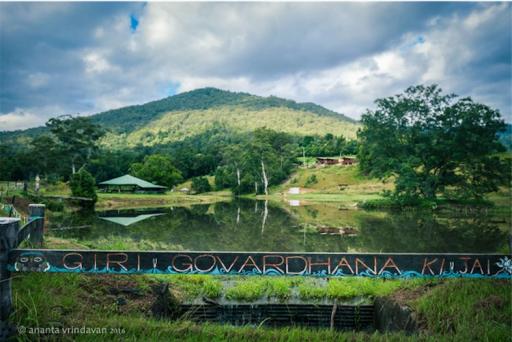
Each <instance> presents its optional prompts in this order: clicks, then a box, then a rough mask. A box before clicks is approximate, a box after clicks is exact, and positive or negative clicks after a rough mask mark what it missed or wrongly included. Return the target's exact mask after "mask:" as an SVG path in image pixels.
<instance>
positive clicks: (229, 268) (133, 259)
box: [8, 249, 512, 279]
mask: <svg viewBox="0 0 512 342" xmlns="http://www.w3.org/2000/svg"><path fill="white" fill-rule="evenodd" d="M8 267H9V269H10V270H11V271H13V272H82V273H108V274H142V273H151V274H217V275H290V276H292V275H294V276H296V275H300V276H320V277H344V276H365V277H382V278H411V277H438V278H453V277H464V278H507V279H509V278H512V258H511V257H510V256H508V255H495V254H351V253H260V252H254V253H252V252H182V251H180V252H142V251H141V252H132V251H130V252H123V251H76V250H75V251H67V250H44V249H38V250H35V249H30V250H28V249H14V250H12V251H11V252H10V253H9V266H8Z"/></svg>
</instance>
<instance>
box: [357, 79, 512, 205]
mask: <svg viewBox="0 0 512 342" xmlns="http://www.w3.org/2000/svg"><path fill="white" fill-rule="evenodd" d="M376 104H377V109H376V110H375V111H368V112H367V113H366V114H364V115H363V117H362V120H361V121H362V124H363V128H362V129H361V130H360V131H359V132H358V138H359V140H360V148H359V152H358V157H359V161H360V163H359V166H360V168H361V170H362V171H363V172H364V173H366V174H369V175H372V176H377V177H379V178H381V179H384V178H388V177H390V176H394V177H395V190H394V192H393V193H392V195H393V197H394V198H395V199H397V200H400V201H405V202H407V201H415V200H418V199H421V198H423V199H429V200H435V199H436V196H437V195H438V194H443V195H445V196H447V197H451V198H467V197H468V196H469V197H472V198H477V199H479V198H481V197H482V196H483V194H485V193H487V192H491V191H496V190H497V189H498V186H499V185H500V184H503V182H504V181H505V179H506V178H507V174H508V171H507V167H506V165H504V164H503V163H502V161H501V160H500V159H499V157H498V156H496V153H497V152H501V151H503V150H504V148H503V146H502V145H501V144H500V142H499V141H498V138H497V134H498V133H499V132H500V131H502V130H503V129H504V128H505V124H504V122H503V120H502V119H501V118H500V114H499V112H498V111H497V110H493V109H491V108H489V107H488V106H486V105H483V104H479V103H475V102H473V101H472V100H471V99H470V98H461V99H458V98H457V96H456V95H451V94H450V95H444V94H442V90H441V89H440V88H439V87H438V86H436V85H432V86H421V85H420V86H415V87H410V88H408V89H407V90H406V91H405V92H404V93H403V94H400V95H396V96H393V97H388V98H383V99H378V100H376Z"/></svg>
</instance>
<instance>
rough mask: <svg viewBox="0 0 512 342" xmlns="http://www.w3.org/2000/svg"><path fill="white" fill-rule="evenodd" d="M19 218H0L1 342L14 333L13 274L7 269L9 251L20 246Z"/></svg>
mask: <svg viewBox="0 0 512 342" xmlns="http://www.w3.org/2000/svg"><path fill="white" fill-rule="evenodd" d="M19 226H20V219H19V218H6V217H1V218H0V341H5V340H7V338H8V337H9V336H10V335H12V334H13V333H14V327H13V326H11V325H10V324H9V316H10V315H11V310H12V289H11V272H9V270H8V269H7V263H8V257H9V251H10V250H11V249H14V248H16V247H17V245H18V230H19V228H20V227H19Z"/></svg>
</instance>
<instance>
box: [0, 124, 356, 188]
mask: <svg viewBox="0 0 512 342" xmlns="http://www.w3.org/2000/svg"><path fill="white" fill-rule="evenodd" d="M78 119H79V120H78ZM73 120H75V121H76V122H75V123H74V125H75V126H76V127H72V128H70V129H69V131H70V132H71V133H70V132H65V129H64V128H62V127H61V126H58V125H57V123H59V122H56V121H54V122H53V125H54V126H53V128H52V126H51V125H52V124H51V123H49V124H47V125H48V126H49V127H50V128H51V129H52V130H51V131H50V132H51V133H49V134H43V135H40V136H37V137H36V138H34V139H32V140H31V141H30V142H28V143H27V144H18V145H17V146H16V147H14V146H12V145H11V144H5V143H4V144H3V145H0V179H2V180H28V179H31V178H33V177H35V175H36V174H38V175H40V176H41V177H43V178H46V179H47V180H49V181H58V180H62V181H67V180H69V178H70V176H71V174H72V173H73V172H74V170H76V169H78V168H80V167H84V168H86V169H87V170H88V171H89V172H90V173H91V174H92V175H93V176H94V177H95V178H96V181H97V182H101V181H104V180H107V179H111V178H114V177H118V176H121V175H123V174H126V173H130V172H132V171H134V169H137V168H139V169H140V167H141V165H142V164H143V163H144V162H145V160H146V162H148V158H147V157H148V156H152V155H157V156H163V157H165V158H164V159H165V160H166V161H163V160H164V159H162V158H152V159H151V162H153V163H154V162H158V161H160V162H166V163H168V161H169V160H170V162H171V163H172V166H173V167H174V168H175V169H176V170H177V171H178V172H179V174H180V175H181V177H174V179H175V180H178V179H179V180H181V179H189V178H194V177H199V176H205V175H215V176H216V183H215V185H216V188H217V189H222V188H231V189H232V190H233V191H235V192H236V193H249V192H257V193H263V192H265V190H266V189H267V188H268V186H271V185H274V184H279V183H280V182H282V181H283V180H285V179H286V178H287V177H288V175H289V174H290V173H291V172H292V171H293V169H294V167H295V166H296V164H297V157H299V156H302V155H303V154H305V155H306V156H319V155H321V156H338V155H346V154H356V153H357V143H356V142H355V141H347V140H345V139H344V138H343V137H341V136H334V135H332V134H326V135H324V136H298V135H291V134H287V133H282V132H276V131H274V130H271V129H266V128H261V129H257V130H255V131H253V132H250V133H240V132H235V131H233V130H230V129H228V128H226V127H221V126H218V127H214V128H212V129H210V130H207V131H205V132H203V133H201V134H197V135H195V136H192V137H187V138H185V139H184V140H181V141H177V142H173V143H169V144H165V145H155V146H151V147H147V146H142V145H141V146H136V147H134V148H126V149H116V150H113V149H109V148H106V147H104V146H102V145H100V144H98V143H97V141H96V140H97V139H91V140H90V141H88V142H84V141H83V140H87V139H88V137H89V136H90V135H91V132H96V133H95V134H96V135H97V137H98V138H99V137H100V136H101V135H102V133H104V132H103V130H102V128H101V126H99V125H95V124H92V123H91V122H90V120H88V119H86V118H83V117H81V118H66V119H63V120H61V121H60V123H61V125H64V126H65V125H68V126H70V125H71V122H72V121H73ZM66 123H67V124H66ZM82 126H83V127H84V128H80V127H82ZM59 129H60V130H59ZM77 130H78V131H81V130H86V131H88V132H89V133H88V136H87V137H83V138H80V137H79V136H78V137H77V136H76V134H73V133H72V132H76V131H77ZM70 140H73V141H71V142H70ZM73 144H76V145H77V146H76V148H75V149H73V148H72V146H71V145H73ZM166 165H167V164H166ZM156 168H158V165H156ZM172 172H175V171H174V170H173V171H172ZM132 173H133V172H132ZM174 183H176V182H174ZM163 185H168V186H172V185H174V184H173V183H172V182H171V183H170V184H163Z"/></svg>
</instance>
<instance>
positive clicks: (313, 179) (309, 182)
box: [304, 175, 318, 187]
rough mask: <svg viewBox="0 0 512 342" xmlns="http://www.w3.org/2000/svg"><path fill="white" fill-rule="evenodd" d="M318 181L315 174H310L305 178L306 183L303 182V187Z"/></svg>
mask: <svg viewBox="0 0 512 342" xmlns="http://www.w3.org/2000/svg"><path fill="white" fill-rule="evenodd" d="M316 183H318V179H317V178H316V175H311V176H309V177H308V179H306V183H304V186H305V187H308V186H310V185H313V184H316Z"/></svg>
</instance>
